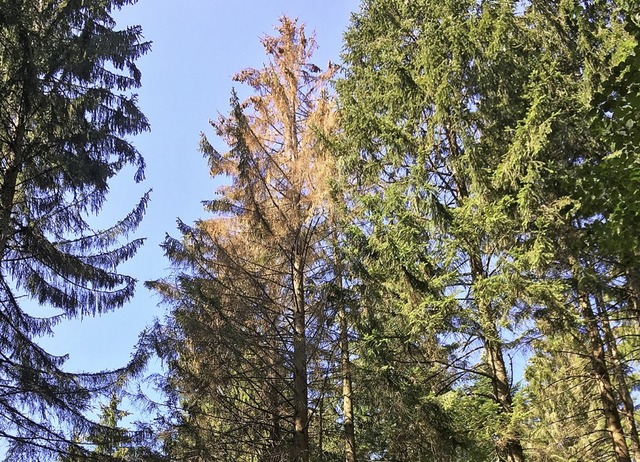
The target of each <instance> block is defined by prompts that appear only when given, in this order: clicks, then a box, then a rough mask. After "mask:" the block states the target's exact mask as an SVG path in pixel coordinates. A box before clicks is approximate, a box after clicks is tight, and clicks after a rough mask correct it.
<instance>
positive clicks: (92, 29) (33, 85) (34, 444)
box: [0, 0, 150, 460]
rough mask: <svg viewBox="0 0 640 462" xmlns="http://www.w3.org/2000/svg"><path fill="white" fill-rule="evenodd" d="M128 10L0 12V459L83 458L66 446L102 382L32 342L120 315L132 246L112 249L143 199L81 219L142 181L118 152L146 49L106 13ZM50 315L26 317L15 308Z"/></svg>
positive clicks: (24, 1) (110, 1) (109, 376)
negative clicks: (73, 324) (123, 182)
mask: <svg viewBox="0 0 640 462" xmlns="http://www.w3.org/2000/svg"><path fill="white" fill-rule="evenodd" d="M131 3H134V1H133V0H98V1H93V2H84V1H79V0H69V1H48V2H44V1H38V0H17V1H14V0H3V1H1V2H0V34H1V36H2V40H1V41H0V101H1V102H0V166H1V169H2V175H1V177H0V300H1V309H0V355H1V357H2V361H0V383H1V385H0V394H1V396H2V399H0V434H1V435H2V437H3V438H5V440H6V441H8V444H9V447H8V451H7V455H6V457H7V459H8V460H41V459H40V457H49V456H51V457H53V456H54V455H55V454H63V453H66V452H68V451H71V450H72V451H73V452H75V453H76V454H80V455H86V454H88V450H87V449H86V448H83V447H81V446H80V445H79V444H78V443H77V441H74V438H73V435H74V434H80V435H82V434H88V433H91V430H92V429H94V428H96V426H97V425H98V424H97V423H94V422H92V421H91V420H89V419H88V418H87V417H86V416H85V411H87V410H88V406H89V404H90V402H91V399H92V397H93V396H94V395H95V394H97V393H102V392H104V391H106V390H107V389H108V388H109V385H110V384H111V383H113V382H114V381H115V378H116V377H117V375H118V371H113V372H111V373H96V374H93V373H83V374H73V373H69V372H66V371H65V370H64V369H63V365H64V362H65V359H66V358H65V357H57V356H54V355H51V354H49V353H47V352H46V351H45V350H43V349H42V348H41V347H39V346H38V343H37V338H38V337H39V336H42V335H49V334H51V333H52V328H53V327H54V326H55V325H56V324H57V323H58V322H60V321H62V320H63V319H69V318H75V317H82V316H91V315H95V314H99V313H104V312H107V311H110V310H113V309H116V308H118V307H120V306H122V305H123V304H124V303H125V302H126V301H127V300H129V299H130V298H131V296H132V295H133V291H134V287H135V280H134V279H133V278H132V277H130V276H127V275H125V274H121V273H119V272H118V266H119V264H120V263H121V262H123V261H125V260H128V259H129V258H130V257H132V256H133V255H134V254H135V252H136V250H137V249H138V248H139V247H140V245H141V244H142V240H141V239H133V240H130V241H128V242H127V241H124V239H125V237H126V236H127V234H128V233H130V232H132V231H133V230H135V228H136V227H137V225H138V224H139V222H140V220H141V218H142V215H143V212H144V209H145V206H146V203H147V200H148V197H147V195H145V196H144V197H143V198H142V199H141V201H140V202H139V203H138V205H137V206H136V207H135V208H134V209H133V211H132V212H131V213H129V214H128V215H126V216H125V217H124V218H123V219H122V220H121V221H119V222H118V223H116V224H115V225H113V226H112V227H110V228H108V229H104V230H96V229H94V228H93V227H92V225H91V217H92V216H93V215H95V214H97V213H98V212H99V211H100V209H101V207H102V205H103V204H104V202H105V200H106V197H107V193H108V189H109V180H110V179H112V178H113V177H114V175H116V174H117V173H118V172H119V171H121V170H122V169H123V168H124V167H126V166H127V165H133V166H135V168H136V172H135V180H136V181H139V180H141V179H142V178H143V172H144V161H143V158H142V156H141V155H140V154H139V153H138V151H137V150H136V149H135V148H134V146H133V145H132V144H131V143H130V142H129V141H128V140H127V137H128V136H129V135H134V134H136V133H139V132H141V131H144V130H147V129H148V123H147V120H146V119H145V117H144V115H143V114H142V113H141V112H140V110H139V109H138V107H137V103H136V96H135V95H134V94H131V93H130V90H131V89H133V88H136V87H138V86H139V85H140V78H141V75H140V71H139V70H138V68H137V67H136V66H135V64H134V61H135V60H136V58H138V57H139V56H141V55H142V54H144V53H145V52H147V51H148V50H149V47H150V45H149V43H148V42H143V41H142V35H141V29H140V27H139V26H135V27H129V28H127V29H124V30H116V29H115V23H114V20H113V19H112V17H111V12H112V10H114V9H117V8H120V7H122V6H124V5H127V4H131ZM29 300H34V301H36V302H37V303H39V304H40V305H41V306H45V305H48V306H50V307H53V308H55V309H56V311H57V314H55V315H53V316H47V315H46V314H45V312H44V310H40V311H39V313H40V312H42V314H41V315H36V314H33V313H34V310H33V309H31V308H29V307H28V301H29Z"/></svg>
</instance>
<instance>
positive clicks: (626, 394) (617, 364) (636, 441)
mask: <svg viewBox="0 0 640 462" xmlns="http://www.w3.org/2000/svg"><path fill="white" fill-rule="evenodd" d="M596 302H597V307H598V314H599V316H600V319H601V320H602V329H603V331H604V339H605V344H606V346H607V350H608V351H609V355H610V356H611V364H612V369H613V376H614V378H615V380H616V383H617V385H618V394H619V397H620V401H621V403H622V417H623V418H624V422H625V423H626V426H627V429H626V433H627V435H628V436H629V440H630V441H631V451H632V452H633V457H634V459H635V460H636V461H640V438H638V427H637V425H636V420H635V416H634V404H633V398H632V397H631V392H630V391H629V386H628V385H627V379H626V376H625V373H624V370H623V368H622V360H621V358H620V353H619V352H618V347H617V345H616V341H615V337H614V335H613V330H612V329H611V322H610V321H609V315H608V314H607V311H606V307H605V306H604V303H603V302H602V298H601V297H598V298H597V300H596Z"/></svg>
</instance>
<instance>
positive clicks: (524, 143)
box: [338, 0, 637, 461]
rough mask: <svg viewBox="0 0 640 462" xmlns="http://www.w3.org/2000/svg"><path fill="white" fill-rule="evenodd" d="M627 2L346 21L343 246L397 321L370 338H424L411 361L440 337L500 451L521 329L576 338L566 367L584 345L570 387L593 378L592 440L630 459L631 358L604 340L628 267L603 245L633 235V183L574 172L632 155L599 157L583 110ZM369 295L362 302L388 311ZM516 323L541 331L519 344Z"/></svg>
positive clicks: (366, 5)
mask: <svg viewBox="0 0 640 462" xmlns="http://www.w3.org/2000/svg"><path fill="white" fill-rule="evenodd" d="M632 12H633V10H631V9H629V10H628V11H627V13H629V14H625V12H624V11H622V10H621V9H620V8H619V7H618V6H616V5H615V4H613V2H578V1H576V2H573V1H562V2H553V1H533V2H510V1H499V2H489V1H486V2H485V1H479V2H478V1H468V2H459V1H457V2H439V3H436V2H430V1H424V2H401V1H387V2H382V1H375V0H372V1H365V2H363V8H362V12H361V13H360V14H357V15H355V16H354V20H353V23H352V26H351V28H350V30H349V31H348V32H347V35H346V53H345V61H346V74H345V78H344V79H343V80H341V81H340V82H338V91H339V94H340V97H341V104H342V119H341V123H342V128H343V129H344V131H345V133H346V144H347V147H346V149H345V154H344V155H343V158H342V160H343V167H344V171H345V173H346V175H347V178H346V182H347V190H349V191H351V193H352V196H351V198H350V203H349V207H350V211H351V212H352V213H353V214H354V217H355V218H354V220H355V223H356V226H355V227H354V228H355V229H356V232H355V234H356V235H357V236H359V241H360V244H359V247H358V252H357V253H358V255H359V257H358V258H359V261H360V262H361V264H362V266H363V269H364V271H365V273H366V274H367V275H368V276H369V277H370V279H371V282H370V283H371V284H375V285H378V287H382V288H383V289H384V291H383V293H384V292H387V293H389V288H392V291H391V293H393V294H394V296H395V297H396V302H395V303H394V304H392V306H393V307H394V308H393V309H392V310H390V311H391V316H392V319H395V318H397V317H398V316H400V317H402V316H404V317H405V318H406V319H407V320H408V323H407V324H408V325H407V326H402V324H398V323H397V322H396V321H392V322H393V323H394V325H396V326H398V327H400V333H399V335H398V333H395V335H393V334H394V332H393V331H392V330H389V329H388V328H387V329H386V331H385V330H384V329H382V330H380V331H379V332H378V333H377V336H378V342H383V343H384V342H388V340H386V339H387V338H389V337H391V338H394V337H395V338H402V336H405V338H407V339H408V338H410V336H409V334H410V333H411V332H419V333H421V335H422V336H423V338H427V339H429V338H431V339H432V340H431V344H432V345H435V346H434V347H432V348H431V351H430V352H429V355H427V356H426V358H425V359H424V360H422V365H423V366H422V368H423V370H428V367H432V365H433V364H436V363H438V362H442V361H443V359H442V356H438V354H436V352H438V351H442V350H443V349H444V351H446V352H447V353H448V354H449V355H450V356H448V357H447V358H446V369H448V370H449V371H451V370H457V371H460V372H461V375H460V376H459V381H458V383H455V384H454V385H455V389H457V390H460V391H463V390H464V391H466V393H468V394H469V395H470V396H473V395H476V396H478V397H480V396H489V397H491V400H492V401H493V405H494V406H495V408H494V409H495V411H496V412H495V413H494V415H493V416H492V417H491V416H490V414H487V417H488V418H487V419H485V420H484V422H483V423H482V425H484V426H485V427H488V428H491V429H495V431H493V430H492V433H491V434H490V435H487V436H488V438H489V440H490V441H491V440H492V441H493V443H494V447H495V451H496V454H497V457H498V458H499V459H500V460H510V461H511V460H513V461H515V460H523V459H524V457H525V452H526V448H527V447H528V443H527V442H526V441H525V440H526V436H525V434H528V433H527V429H526V423H527V422H531V421H530V420H528V419H529V418H530V416H529V414H528V412H525V411H529V410H530V409H526V408H525V406H526V403H527V402H526V400H522V399H520V398H518V397H517V396H516V395H515V388H514V383H513V382H514V377H513V375H512V374H511V373H510V371H509V358H510V357H511V356H512V355H514V354H516V355H517V349H514V347H518V346H527V345H533V346H535V348H536V353H537V354H540V355H542V356H545V355H546V354H551V355H553V354H555V352H554V346H553V345H554V342H556V343H555V344H557V341H552V339H551V337H556V336H560V338H563V336H569V337H564V338H573V339H574V342H572V343H571V345H573V346H574V347H575V350H574V351H572V352H570V353H569V357H570V358H575V359H576V361H575V366H576V368H578V369H579V368H580V367H582V366H584V364H583V363H581V362H580V361H578V360H577V358H581V357H582V358H587V362H586V366H585V367H587V370H586V371H584V373H580V374H576V376H577V375H580V376H581V377H582V380H583V381H582V382H580V386H581V387H583V388H584V389H590V388H593V387H595V388H596V390H598V394H597V397H598V399H599V401H600V402H599V406H595V407H594V406H586V407H582V408H581V409H580V411H582V410H583V409H584V410H585V412H589V410H590V409H591V410H593V409H596V410H597V411H598V412H600V418H599V419H596V420H595V421H594V422H599V421H603V422H604V425H603V426H601V427H599V430H600V431H601V436H603V437H597V438H596V439H597V444H598V445H599V446H598V447H597V448H595V449H594V451H596V452H594V453H598V454H606V457H611V458H615V459H616V460H622V461H624V460H629V449H628V445H627V441H626V437H625V430H624V429H623V423H622V420H623V419H621V415H620V414H621V413H620V412H619V408H624V409H626V411H625V412H626V413H627V414H632V408H633V406H632V405H631V406H629V405H626V404H625V401H628V399H626V398H625V395H626V396H627V397H628V396H630V395H629V393H625V388H626V389H627V391H628V383H627V384H625V383H626V382H627V381H626V377H625V375H626V374H627V371H628V366H629V365H630V364H631V362H630V361H631V359H632V358H629V357H626V358H625V357H623V356H621V352H620V351H617V350H618V348H617V345H620V337H618V336H617V335H618V334H617V333H619V332H622V331H621V330H620V327H622V323H623V322H624V319H625V313H628V311H626V310H627V308H626V307H627V306H628V305H629V299H630V297H629V296H627V297H626V300H625V298H624V297H622V298H621V297H620V294H622V293H623V291H624V289H625V286H626V287H627V288H629V289H632V287H631V286H632V284H629V283H626V282H627V281H631V282H632V281H633V278H632V277H629V276H628V275H627V276H624V274H625V271H626V274H629V271H628V269H629V268H625V266H624V265H623V264H622V260H621V259H619V258H618V259H617V262H616V258H615V257H616V255H615V254H613V253H612V252H611V251H610V250H607V248H609V249H611V248H612V247H611V246H614V247H613V248H617V249H619V250H620V252H622V253H623V254H624V255H626V256H627V257H628V256H629V255H630V251H631V254H633V252H635V251H637V245H635V244H634V243H633V242H635V241H634V240H632V239H625V238H623V236H627V235H629V233H632V234H633V233H634V232H635V228H634V227H633V226H631V225H630V222H631V221H633V219H634V216H635V215H634V213H635V212H634V206H633V205H625V204H626V202H627V201H630V204H633V203H634V194H636V192H635V190H634V188H633V182H632V183H631V187H630V188H629V191H627V192H626V193H622V194H620V195H618V196H616V191H615V190H614V191H609V193H611V194H607V193H605V194H601V192H602V191H605V190H606V184H607V182H606V178H604V177H602V178H600V179H597V176H596V177H594V176H591V175H590V174H589V173H590V171H591V170H592V169H596V170H597V169H600V168H604V169H605V171H606V172H607V174H608V175H614V174H615V172H616V171H617V170H616V169H615V168H613V169H612V168H607V164H609V165H610V166H615V165H623V166H625V167H624V168H625V169H627V167H626V166H627V165H628V164H629V161H630V160H631V159H633V157H629V158H628V159H627V160H625V161H622V162H621V163H618V162H617V161H615V160H614V161H610V159H612V158H615V157H617V156H616V155H615V154H614V153H613V150H612V146H611V143H610V142H607V140H606V139H602V138H600V137H598V136H597V133H594V131H593V126H592V118H591V116H590V114H591V113H592V112H591V111H592V109H593V105H592V101H593V98H594V95H595V92H596V90H597V89H598V88H600V86H601V85H602V83H603V82H604V81H605V80H606V78H607V76H608V75H609V74H611V73H612V72H614V70H613V68H614V66H615V65H616V62H617V61H620V59H621V56H622V58H624V57H625V56H626V54H629V50H631V49H633V42H632V41H630V36H629V34H628V32H625V30H624V29H625V25H627V26H628V23H627V24H625V18H626V17H627V16H633V15H632V14H631V13H632ZM628 28H629V27H627V29H628ZM631 54H632V53H631ZM628 61H629V59H627V61H625V62H628ZM624 75H627V74H624ZM629 75H632V74H629ZM629 100H630V98H627V99H626V101H629ZM614 115H615V111H614ZM607 117H609V115H608V114H607ZM628 119H629V118H628V117H627V122H629V120H628ZM612 120H613V122H614V124H617V126H618V127H621V126H626V125H625V124H623V123H622V120H618V121H617V122H616V119H615V117H614V119H612ZM616 133H617V135H616V136H624V135H621V134H620V133H619V132H616ZM626 140H627V141H626V142H628V139H626ZM627 171H630V172H632V171H633V168H631V169H628V170H625V172H627ZM628 176H629V175H628V174H627V175H626V176H625V175H623V176H622V177H623V178H627V177H628ZM594 178H595V179H594ZM624 181H625V180H622V182H621V183H620V184H619V186H620V187H619V188H616V189H617V192H620V191H623V190H624V189H626V188H627V186H628V184H627V183H625V182H624ZM598 188H600V189H598ZM632 191H633V192H632ZM600 197H602V198H604V199H603V200H601V199H600ZM592 198H594V199H592ZM615 204H618V206H620V207H618V208H617V209H616V208H615ZM612 205H613V206H614V207H613V208H610V207H611V206H612ZM608 208H609V209H608ZM619 209H624V210H627V211H631V213H625V214H624V217H625V218H624V220H629V222H627V221H624V220H622V219H618V218H617V217H621V216H622V215H618V216H616V214H615V213H612V212H615V211H616V210H619ZM603 218H604V219H603ZM610 218H613V219H610ZM599 223H605V227H604V228H605V229H607V231H605V232H604V233H603V236H606V238H607V239H598V237H597V232H598V230H599V228H598V224H599ZM616 229H617V230H619V232H618V234H617V235H616V234H615V230H616ZM612 231H614V233H612ZM618 255H620V254H618ZM612 257H613V258H612ZM628 260H629V258H627V260H626V261H628ZM631 260H632V261H633V259H631ZM625 280H626V281H625ZM621 281H623V283H622V284H621ZM412 294H415V295H412ZM616 294H617V298H616ZM381 307H384V305H377V306H376V307H375V309H374V308H372V311H374V310H375V311H377V312H375V311H374V315H373V316H374V318H376V317H377V318H378V324H379V325H383V326H384V325H385V324H387V325H388V324H389V323H388V322H387V320H388V319H389V313H388V311H387V313H385V312H384V311H385V310H384V309H381ZM532 314H535V316H534V317H532ZM549 320H553V321H554V323H555V324H554V323H552V327H553V329H552V332H551V331H549V330H547V331H546V332H544V331H543V330H542V329H541V326H542V324H541V323H543V322H548V321H549ZM558 320H560V321H558ZM407 327H408V328H409V330H407ZM554 329H555V330H554ZM530 334H535V336H536V337H537V338H541V339H545V337H546V336H549V341H548V342H544V341H542V342H535V343H529V340H528V339H529V338H530V337H531V335H530ZM478 348H480V351H481V354H478V353H477V352H478ZM440 354H441V353H440ZM538 363H539V364H542V362H541V361H539V362H538ZM417 364H419V363H417ZM551 364H553V361H552V362H551ZM616 364H618V365H619V366H621V367H617V366H616ZM581 365H582V366H581ZM531 367H534V368H535V367H537V366H533V365H532V366H531ZM559 370H561V369H559ZM534 372H535V371H532V372H531V374H530V377H532V378H535V377H543V376H544V375H536V374H535V373H534ZM572 372H575V371H569V374H571V373H572ZM417 376H418V375H415V377H417ZM424 376H425V377H428V378H429V379H428V380H433V378H432V376H431V375H430V374H424ZM538 386H540V384H536V385H535V387H538ZM535 387H534V388H535ZM429 388H430V386H429V384H428V383H425V384H423V388H422V391H421V393H423V395H424V396H427V395H428V390H429ZM538 389H541V388H538ZM529 390H530V391H531V390H532V388H530V389H529ZM483 403H484V402H483V400H482V399H478V400H476V401H475V405H476V407H477V408H478V409H481V408H483ZM487 404H488V403H487ZM472 406H473V403H472ZM565 410H566V409H565ZM583 416H584V414H580V416H579V418H582V417H583ZM540 418H542V417H541V416H537V417H533V419H534V421H537V420H536V419H540ZM560 418H561V419H568V418H570V416H568V415H563V416H561V417H560ZM600 419H602V420H600ZM629 422H630V424H629V429H630V428H632V427H633V425H631V424H632V423H633V416H632V415H631V416H629ZM478 423H479V422H478ZM629 429H627V433H629ZM478 433H481V431H480V429H478ZM631 433H632V432H631ZM630 436H632V435H630ZM631 440H633V438H631ZM485 442H486V439H485ZM594 444H595V443H594ZM480 445H481V446H482V442H480ZM603 445H604V446H603ZM607 445H608V446H607ZM597 451H600V452H597ZM531 452H532V454H533V453H534V449H533V448H532V450H531ZM400 457H401V456H400Z"/></svg>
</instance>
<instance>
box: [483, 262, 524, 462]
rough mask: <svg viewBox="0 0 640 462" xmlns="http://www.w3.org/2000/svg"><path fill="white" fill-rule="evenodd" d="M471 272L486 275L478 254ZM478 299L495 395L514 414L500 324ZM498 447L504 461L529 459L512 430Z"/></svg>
mask: <svg viewBox="0 0 640 462" xmlns="http://www.w3.org/2000/svg"><path fill="white" fill-rule="evenodd" d="M471 273H472V274H471V275H472V280H473V282H472V283H473V284H475V283H476V282H477V281H478V280H479V279H480V277H481V276H482V266H481V262H480V259H479V258H477V257H476V258H474V257H473V256H472V257H471ZM476 303H477V305H478V312H479V317H480V323H481V327H482V335H483V342H484V349H485V354H486V361H487V365H488V366H489V373H490V374H491V384H492V386H493V396H494V399H495V400H496V402H497V403H498V405H499V406H500V412H502V413H503V414H506V415H507V416H509V417H510V416H511V415H512V414H513V399H512V396H511V385H510V383H509V375H508V373H507V367H506V365H505V362H504V355H503V353H502V342H501V341H500V336H499V332H498V329H497V328H496V324H495V320H494V316H493V313H492V312H491V308H490V306H489V305H488V304H487V303H485V302H483V301H481V300H476ZM496 449H497V452H498V455H499V457H500V460H502V461H506V462H524V460H525V457H524V450H523V448H522V443H521V442H520V439H519V438H518V437H517V435H514V434H513V433H512V432H510V431H508V433H507V436H506V437H505V438H503V439H501V440H500V441H498V442H497V443H496Z"/></svg>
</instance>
